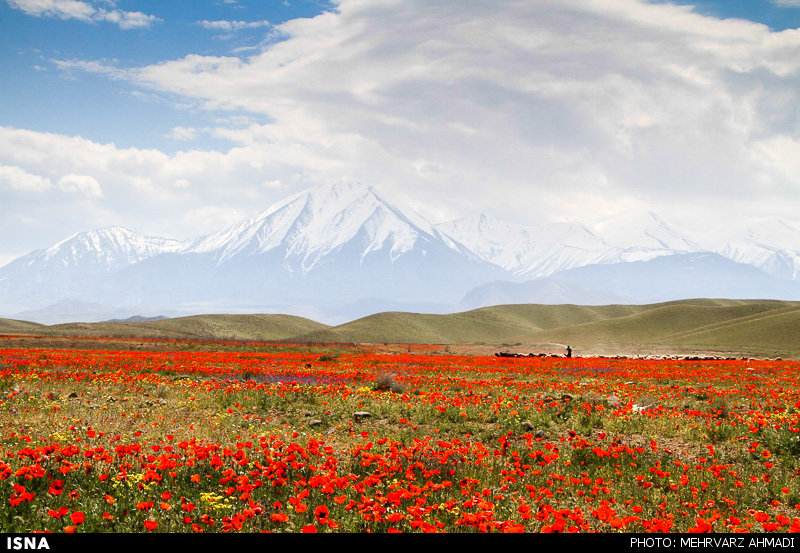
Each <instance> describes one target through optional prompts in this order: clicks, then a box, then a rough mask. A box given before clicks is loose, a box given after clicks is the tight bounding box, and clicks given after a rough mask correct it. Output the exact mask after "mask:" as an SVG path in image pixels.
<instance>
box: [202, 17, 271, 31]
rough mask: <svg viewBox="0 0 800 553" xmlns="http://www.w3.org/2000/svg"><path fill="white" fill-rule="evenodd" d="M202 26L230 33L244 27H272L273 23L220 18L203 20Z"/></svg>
mask: <svg viewBox="0 0 800 553" xmlns="http://www.w3.org/2000/svg"><path fill="white" fill-rule="evenodd" d="M198 23H199V24H200V26H202V27H203V28H204V29H208V30H212V31H225V32H228V33H231V32H236V31H241V30H243V29H258V28H261V27H271V26H272V24H271V23H270V22H269V21H267V20H265V19H264V20H261V21H227V20H224V19H223V20H218V21H208V20H205V19H204V20H203V21H199V22H198Z"/></svg>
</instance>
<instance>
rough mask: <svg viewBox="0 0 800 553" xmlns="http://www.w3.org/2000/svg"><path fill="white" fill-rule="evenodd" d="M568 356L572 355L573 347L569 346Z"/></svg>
mask: <svg viewBox="0 0 800 553" xmlns="http://www.w3.org/2000/svg"><path fill="white" fill-rule="evenodd" d="M567 357H572V348H571V347H569V346H567Z"/></svg>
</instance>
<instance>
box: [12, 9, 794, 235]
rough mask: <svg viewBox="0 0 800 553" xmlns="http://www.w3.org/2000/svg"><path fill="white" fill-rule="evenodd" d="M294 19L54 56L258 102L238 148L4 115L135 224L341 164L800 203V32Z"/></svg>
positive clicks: (682, 204)
mask: <svg viewBox="0 0 800 553" xmlns="http://www.w3.org/2000/svg"><path fill="white" fill-rule="evenodd" d="M42 1H44V0H42ZM209 23H216V22H209ZM228 23H231V29H232V28H233V22H228ZM220 25H221V24H220ZM220 30H225V29H220ZM274 31H275V32H277V33H280V34H281V38H282V40H281V41H278V42H274V43H270V44H268V45H265V46H263V48H262V50H261V51H259V52H258V53H257V54H255V55H253V56H251V57H248V58H236V57H225V56H201V55H189V56H186V57H184V58H180V59H176V60H171V61H165V62H163V63H158V64H154V65H150V66H145V67H134V68H130V67H128V68H121V67H118V64H117V63H116V62H104V61H93V60H60V61H58V62H56V63H57V65H58V66H59V67H60V68H61V69H62V70H70V71H90V72H94V73H97V74H103V75H106V76H107V77H108V78H111V79H116V80H120V81H127V82H130V83H132V84H133V85H135V86H137V87H139V88H142V89H149V90H153V91H156V92H158V93H162V92H166V93H168V94H170V95H177V96H178V97H180V98H181V99H182V100H183V101H187V100H188V101H190V102H194V103H196V104H198V105H200V106H202V107H204V108H207V109H210V110H230V111H231V112H232V113H236V114H239V113H242V112H245V113H249V114H253V115H254V116H255V117H253V119H252V120H246V119H241V118H239V119H238V123H234V122H233V120H232V119H231V120H226V119H225V118H224V117H219V118H218V121H219V127H218V128H216V129H203V132H209V133H210V134H212V135H214V136H218V137H223V138H226V139H228V140H231V141H233V143H234V144H235V145H236V147H234V148H232V149H231V150H229V151H227V152H213V151H210V152H200V151H187V152H179V153H177V154H174V155H171V156H170V155H166V154H164V153H162V152H159V151H156V150H142V149H133V148H128V149H119V148H115V147H113V145H101V144H96V143H94V142H91V141H87V140H84V139H80V138H69V137H63V136H57V135H49V134H44V133H32V132H28V131H21V130H16V129H2V128H0V163H4V164H7V165H8V166H15V167H18V168H20V169H22V170H23V171H27V172H28V173H30V174H32V175H35V174H37V173H39V172H41V173H44V175H43V178H50V179H52V181H53V182H55V181H57V180H58V179H59V178H61V176H63V175H70V174H75V175H87V176H91V177H93V178H94V179H95V180H96V181H97V182H98V183H103V198H102V199H98V202H96V204H97V205H102V206H103V208H104V210H105V211H96V212H93V213H92V214H90V215H91V216H92V217H96V218H97V220H100V219H101V218H104V217H109V218H112V216H113V214H114V213H117V214H119V215H120V216H121V217H123V218H124V217H125V216H128V215H126V214H128V213H136V214H137V216H138V217H140V218H141V221H142V223H140V224H138V225H131V226H132V227H133V228H135V229H137V230H140V231H143V232H153V233H161V234H167V235H174V236H177V237H187V236H193V235H197V234H200V233H202V232H206V231H211V230H216V229H218V228H220V227H221V226H223V225H220V224H219V222H220V221H219V220H216V216H214V215H213V214H214V213H217V214H218V215H219V214H224V216H223V215H219V216H220V217H221V218H225V219H226V220H228V219H229V218H231V217H232V216H233V214H251V213H254V212H255V211H257V210H258V209H261V208H263V207H266V206H267V205H268V204H269V203H270V202H272V201H274V200H277V199H279V198H280V197H282V196H283V195H285V194H286V193H288V192H292V191H294V190H296V189H297V188H299V187H300V186H305V185H309V184H314V183H317V182H332V181H336V180H340V179H352V180H358V181H361V182H365V183H370V184H374V185H376V186H378V187H383V188H385V189H389V190H390V191H392V192H394V194H395V195H396V196H398V197H399V198H400V199H403V200H406V201H408V202H409V203H411V204H412V207H414V208H415V209H416V210H417V211H419V212H420V213H422V214H423V215H426V216H429V217H430V218H432V219H439V220H441V219H444V218H451V217H456V216H460V215H463V214H466V213H467V212H471V211H479V210H481V211H489V212H494V213H496V214H499V215H502V216H505V217H508V218H511V219H514V220H516V221H518V222H527V223H532V222H539V221H543V220H565V219H566V220H575V219H577V220H584V221H587V220H591V219H593V218H599V217H600V216H607V215H613V214H615V213H619V212H620V211H624V210H627V209H634V208H641V209H651V210H653V211H656V212H659V213H661V214H663V215H664V216H665V217H667V218H672V219H683V220H696V221H700V222H701V223H702V224H708V225H710V224H715V222H717V221H723V220H725V219H730V218H735V217H736V216H737V214H738V213H740V212H742V211H743V210H746V211H747V213H748V214H750V215H767V214H774V215H779V216H782V217H785V218H788V219H794V220H796V219H797V214H796V213H795V212H796V207H795V206H797V205H799V204H800V176H798V175H799V174H800V171H798V170H797V165H796V161H795V160H796V159H798V149H797V148H798V147H797V145H798V143H800V57H798V56H797V52H798V49H799V48H800V33H798V31H795V30H787V31H782V32H772V31H770V30H769V28H767V27H766V26H764V25H761V24H757V23H752V22H748V21H745V20H734V19H730V20H719V19H715V18H713V17H708V16H702V15H700V14H698V13H695V12H694V11H692V9H691V8H690V7H687V6H676V5H671V4H667V3H658V4H651V3H649V2H645V1H640V0H605V1H603V2H596V1H594V0H592V1H589V0H536V1H532V0H508V1H504V2H496V1H490V0H475V1H472V2H458V3H454V2H448V1H444V0H404V1H402V2H400V1H395V0H383V1H371V2H363V1H360V0H342V1H340V2H338V3H337V10H336V11H335V12H329V13H324V14H322V15H319V16H317V17H314V18H305V19H296V20H292V21H288V22H286V23H284V24H281V25H278V26H276V27H275V28H274ZM170 97H173V96H170ZM256 120H258V121H264V120H268V121H270V122H269V123H266V124H264V123H254V122H253V121H256ZM176 133H177V134H176ZM182 133H183V136H184V137H187V138H188V137H189V136H191V130H190V129H188V128H186V129H182V128H176V129H173V136H174V137H178V136H179V135H181V134H182ZM4 141H5V143H4ZM40 167H48V168H52V169H49V170H52V174H51V173H50V172H46V171H43V170H40V169H39V168H40ZM179 182H180V183H183V182H190V183H191V186H182V185H179V184H177V183H179ZM277 183H280V184H281V186H277ZM100 200H102V201H100ZM209 206H213V207H214V210H212V211H207V210H206V211H204V209H206V208H208V207H209ZM9 209H10V208H9ZM215 210H216V211H215ZM184 213H187V214H189V213H191V214H194V215H191V216H189V215H187V216H182V215H181V216H176V214H184ZM676 215H678V217H676ZM111 222H117V223H121V224H122V223H124V221H120V220H116V221H111ZM145 223H146V224H147V225H149V226H147V227H145V226H144V225H145ZM86 226H91V225H86ZM78 230H80V229H78Z"/></svg>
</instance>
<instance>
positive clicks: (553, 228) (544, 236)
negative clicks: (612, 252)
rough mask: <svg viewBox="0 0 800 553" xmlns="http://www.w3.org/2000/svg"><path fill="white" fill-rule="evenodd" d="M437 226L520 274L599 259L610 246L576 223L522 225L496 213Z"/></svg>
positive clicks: (544, 272) (549, 271)
mask: <svg viewBox="0 0 800 553" xmlns="http://www.w3.org/2000/svg"><path fill="white" fill-rule="evenodd" d="M437 228H438V229H439V230H441V231H442V232H443V233H445V234H447V235H449V236H451V237H452V238H453V239H454V240H456V241H458V242H460V243H461V244H464V245H465V246H466V247H467V248H469V249H470V250H472V251H473V252H474V253H475V255H477V256H478V257H479V258H481V259H483V260H485V261H488V262H489V263H493V264H495V265H497V266H499V267H501V268H503V269H505V270H506V271H509V272H510V273H512V274H514V275H515V276H518V277H520V278H533V277H539V276H546V275H549V274H552V273H555V272H557V271H563V270H566V269H571V268H573V267H581V266H583V265H588V264H591V263H599V262H601V261H602V260H603V259H605V258H606V257H607V256H608V253H609V249H610V248H609V246H608V244H606V243H605V242H604V241H603V240H602V239H601V238H600V237H599V236H597V235H595V234H594V233H593V232H592V231H590V230H589V229H588V228H586V227H585V226H584V225H582V224H579V223H553V224H549V225H539V226H522V225H515V224H512V223H508V222H505V221H501V220H500V219H498V218H496V217H490V216H487V215H476V216H471V217H464V218H462V219H457V220H455V221H450V222H447V223H442V224H440V225H437Z"/></svg>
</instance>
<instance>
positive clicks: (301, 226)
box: [190, 182, 452, 274]
mask: <svg viewBox="0 0 800 553" xmlns="http://www.w3.org/2000/svg"><path fill="white" fill-rule="evenodd" d="M420 239H423V240H443V237H441V236H438V233H436V231H435V230H434V229H433V228H432V227H431V225H430V224H429V223H427V222H426V221H425V220H424V219H422V218H421V217H420V216H419V215H417V214H415V213H413V212H411V211H410V210H407V209H403V208H400V207H398V206H397V205H396V204H394V203H390V201H388V200H386V199H385V198H384V195H383V194H378V193H377V192H376V191H375V189H373V188H372V187H371V186H367V185H364V184H361V183H352V182H338V183H335V184H332V185H319V186H315V187H312V188H308V189H306V190H303V191H301V192H298V193H296V194H294V195H292V196H289V197H288V198H286V199H284V200H282V201H280V202H278V203H276V204H273V205H272V206H270V207H269V208H267V209H265V210H263V211H261V212H259V213H257V214H256V215H255V216H253V217H251V218H249V219H246V220H244V221H241V222H239V223H237V224H234V225H231V226H230V227H228V228H226V229H224V230H223V231H221V232H218V233H216V234H212V235H210V236H207V237H205V238H202V239H200V240H199V241H197V242H196V243H195V244H194V245H193V246H192V247H191V248H190V251H192V252H196V253H212V254H213V255H214V256H215V258H216V260H217V262H218V263H222V262H225V261H227V260H230V259H232V258H234V257H236V256H239V255H258V254H264V253H267V252H274V251H281V252H283V253H282V255H283V258H284V259H285V260H287V263H289V264H291V263H293V262H292V261H291V260H295V263H296V264H297V265H298V268H299V269H300V270H301V272H302V273H303V274H305V273H306V272H308V271H310V270H311V269H313V267H314V265H315V264H316V263H317V262H319V260H320V259H322V258H323V257H325V256H327V255H328V254H331V253H333V252H334V251H336V250H338V249H340V248H342V247H344V246H345V245H346V244H348V243H351V241H353V240H356V242H358V243H357V244H355V245H354V246H353V247H355V248H358V249H360V252H361V257H362V260H363V258H364V257H365V256H367V255H369V254H370V253H372V252H376V251H379V250H383V249H388V250H389V255H390V257H391V259H392V260H394V259H396V258H397V257H398V256H400V255H403V254H404V253H406V252H408V251H410V250H411V249H413V248H414V247H415V245H416V244H417V243H418V241H419V240H420ZM448 246H449V247H452V246H451V245H449V244H448Z"/></svg>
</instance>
